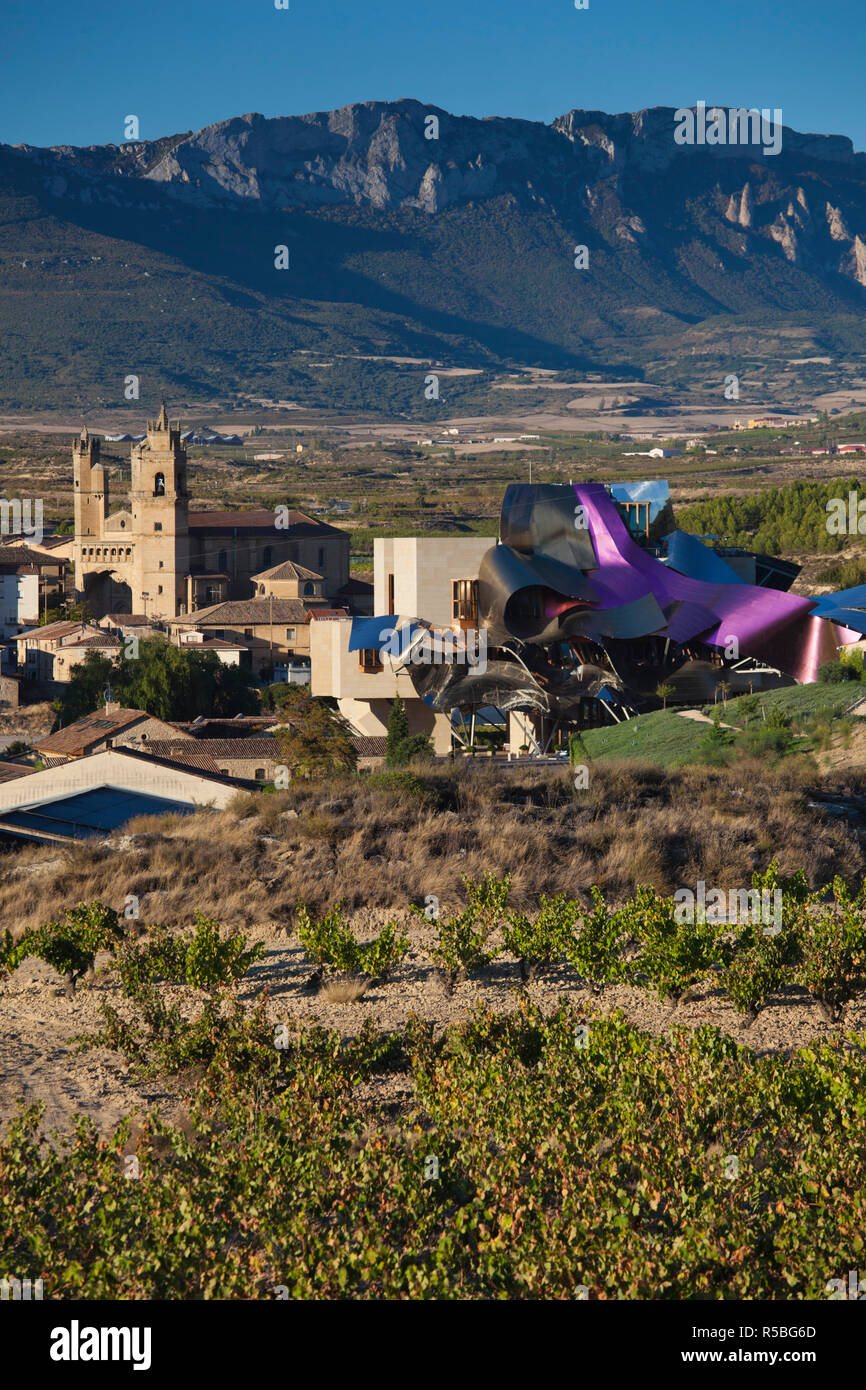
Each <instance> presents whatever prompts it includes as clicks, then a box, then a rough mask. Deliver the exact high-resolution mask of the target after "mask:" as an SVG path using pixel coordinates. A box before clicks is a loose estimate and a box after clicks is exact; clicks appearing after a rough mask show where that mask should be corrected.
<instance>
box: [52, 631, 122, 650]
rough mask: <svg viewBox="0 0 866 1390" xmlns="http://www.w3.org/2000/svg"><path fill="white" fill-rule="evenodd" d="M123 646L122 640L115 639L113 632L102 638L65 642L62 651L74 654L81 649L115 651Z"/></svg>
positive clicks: (84, 638) (86, 638)
mask: <svg viewBox="0 0 866 1390" xmlns="http://www.w3.org/2000/svg"><path fill="white" fill-rule="evenodd" d="M120 645H121V642H120V638H119V637H115V635H114V633H113V632H106V633H105V634H104V635H103V636H102V637H82V639H81V641H80V642H64V644H63V647H62V650H63V651H64V652H74V651H76V650H77V649H78V648H79V647H101V648H103V649H105V648H108V649H109V650H112V651H113V650H114V649H115V648H117V647H119V646H120Z"/></svg>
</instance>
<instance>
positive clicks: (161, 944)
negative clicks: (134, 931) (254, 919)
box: [118, 912, 264, 998]
mask: <svg viewBox="0 0 866 1390" xmlns="http://www.w3.org/2000/svg"><path fill="white" fill-rule="evenodd" d="M151 930H152V935H151V938H150V940H148V941H146V942H144V943H143V944H137V943H130V944H129V945H128V946H127V947H126V948H125V950H124V951H123V952H122V953H121V955H120V957H119V959H118V971H119V974H120V981H121V985H122V988H123V992H124V993H125V994H127V995H128V996H129V997H130V998H135V997H136V996H140V995H141V994H142V991H144V990H146V988H147V986H148V985H150V984H152V983H153V982H154V981H155V980H159V979H162V980H165V981H167V982H168V983H169V984H175V985H189V986H190V987H191V988H193V989H205V990H214V989H216V988H218V987H219V986H220V985H227V984H231V983H233V982H234V981H235V980H239V979H240V977H241V976H242V975H244V974H246V972H247V970H248V969H249V968H250V966H251V965H252V964H253V963H254V962H255V961H257V960H258V959H259V957H260V956H261V955H262V953H263V951H264V946H262V945H261V944H259V945H256V946H252V947H250V948H249V949H247V940H248V938H247V937H246V936H242V935H241V934H240V933H237V932H230V933H229V934H228V935H227V936H221V935H220V929H219V926H218V924H217V923H216V922H215V921H214V920H213V918H212V917H205V916H204V914H203V913H201V912H197V913H196V925H195V930H194V932H193V935H192V936H191V937H183V936H172V935H171V934H170V933H169V932H168V931H167V930H166V929H165V927H159V926H157V927H154V928H152V929H151Z"/></svg>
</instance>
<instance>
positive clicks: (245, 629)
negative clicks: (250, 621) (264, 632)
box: [244, 627, 253, 637]
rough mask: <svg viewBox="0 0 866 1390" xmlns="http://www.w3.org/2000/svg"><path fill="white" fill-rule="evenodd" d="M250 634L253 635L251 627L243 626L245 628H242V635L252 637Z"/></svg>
mask: <svg viewBox="0 0 866 1390" xmlns="http://www.w3.org/2000/svg"><path fill="white" fill-rule="evenodd" d="M252 635H253V630H252V628H251V627H245V628H244V637H252Z"/></svg>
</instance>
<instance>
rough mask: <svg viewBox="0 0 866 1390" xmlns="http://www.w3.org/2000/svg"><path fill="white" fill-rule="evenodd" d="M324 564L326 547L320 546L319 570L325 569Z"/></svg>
mask: <svg viewBox="0 0 866 1390" xmlns="http://www.w3.org/2000/svg"><path fill="white" fill-rule="evenodd" d="M324 563H325V547H324V546H323V545H320V546H319V569H322V568H323V566H324Z"/></svg>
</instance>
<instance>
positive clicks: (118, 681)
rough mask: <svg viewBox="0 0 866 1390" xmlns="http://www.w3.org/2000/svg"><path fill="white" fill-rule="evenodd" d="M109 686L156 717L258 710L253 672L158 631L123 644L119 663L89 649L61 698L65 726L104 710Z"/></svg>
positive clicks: (121, 698) (126, 701)
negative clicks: (173, 642) (176, 642)
mask: <svg viewBox="0 0 866 1390" xmlns="http://www.w3.org/2000/svg"><path fill="white" fill-rule="evenodd" d="M107 686H111V689H112V692H113V694H114V697H115V699H116V700H117V701H118V703H119V704H121V705H124V706H125V707H126V708H127V709H143V710H146V711H147V713H148V714H152V715H153V717H154V718H155V719H166V720H170V719H195V718H196V717H197V716H198V715H200V714H202V715H205V716H206V717H208V716H210V717H213V716H220V715H235V714H252V713H254V712H255V711H256V710H257V709H258V694H257V692H256V689H255V677H254V676H253V674H252V671H250V670H249V669H247V668H246V667H242V666H225V665H223V663H222V662H221V661H220V659H219V657H218V656H217V655H216V653H215V652H197V651H190V650H184V649H182V648H180V647H173V646H172V645H171V643H170V642H168V641H166V639H165V638H164V637H161V636H157V637H149V638H145V639H144V640H143V641H141V642H139V643H138V644H137V646H135V647H133V648H131V649H130V650H129V651H127V648H126V647H124V648H123V649H122V651H121V655H120V659H119V661H118V662H117V664H116V665H115V664H114V663H113V662H111V661H110V660H109V659H108V658H107V657H102V656H99V655H97V654H96V653H94V652H88V653H87V656H86V657H85V659H84V661H83V662H82V663H81V664H80V665H79V666H77V667H76V668H75V670H74V671H73V673H72V677H71V679H70V682H69V687H68V689H67V691H66V693H65V695H64V696H63V699H62V701H61V704H60V709H59V714H60V723H61V725H65V724H71V723H73V722H74V720H76V719H80V718H81V717H82V716H83V715H85V714H91V713H92V712H93V711H94V710H96V709H99V708H100V706H101V705H102V703H103V700H104V692H105V689H106V687H107Z"/></svg>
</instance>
